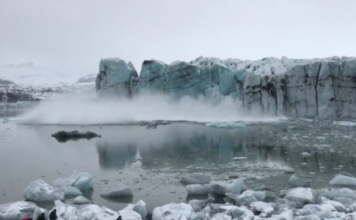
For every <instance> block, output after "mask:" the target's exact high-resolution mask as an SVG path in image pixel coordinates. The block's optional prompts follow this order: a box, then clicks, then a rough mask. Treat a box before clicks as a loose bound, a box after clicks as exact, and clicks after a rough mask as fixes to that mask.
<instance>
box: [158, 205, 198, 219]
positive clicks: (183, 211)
mask: <svg viewBox="0 0 356 220" xmlns="http://www.w3.org/2000/svg"><path fill="white" fill-rule="evenodd" d="M168 216H169V217H168ZM182 217H183V218H186V219H187V220H193V219H194V217H195V213H194V210H193V208H192V206H190V205H188V204H186V203H171V204H167V205H164V206H161V207H156V208H155V209H153V212H152V220H162V219H167V220H168V219H178V218H179V219H180V218H182Z"/></svg>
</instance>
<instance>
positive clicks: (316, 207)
mask: <svg viewBox="0 0 356 220" xmlns="http://www.w3.org/2000/svg"><path fill="white" fill-rule="evenodd" d="M180 182H181V183H182V184H183V185H185V187H186V190H187V192H188V194H189V195H192V196H202V195H204V196H206V199H203V200H202V199H200V200H198V199H192V200H190V201H187V202H186V203H170V204H166V205H163V206H160V207H156V208H154V209H153V210H152V212H151V211H150V210H147V208H146V203H145V202H144V201H142V200H139V201H138V202H137V203H135V204H128V205H127V207H126V208H124V209H122V210H119V211H118V210H112V209H109V208H107V207H104V206H98V205H95V204H93V202H92V201H91V200H89V199H88V198H85V197H84V194H83V193H84V192H85V191H87V190H90V189H93V178H92V176H91V175H90V174H88V173H85V172H75V173H73V174H72V175H71V176H69V177H66V178H59V179H56V180H54V181H53V183H52V184H51V185H50V184H48V183H46V182H44V181H42V180H36V181H32V182H30V183H29V184H28V186H27V187H26V188H25V189H24V191H23V197H24V199H25V201H18V202H13V203H8V204H2V205H0V219H1V220H15V219H16V220H17V219H19V220H20V219H23V218H28V217H31V218H33V219H36V218H37V216H38V215H39V214H40V213H45V216H47V217H48V213H49V212H50V211H51V210H45V209H43V208H41V207H39V206H37V205H36V204H37V203H41V202H54V207H53V209H56V210H57V215H58V220H77V219H78V220H79V219H80V220H115V219H117V218H118V217H119V216H121V217H122V219H123V220H141V219H153V220H178V219H180V220H184V219H186V220H209V219H212V220H220V219H221V220H232V219H244V220H257V219H271V220H277V219H279V220H282V219H283V220H292V219H295V220H317V219H343V220H348V219H355V218H356V192H355V191H354V190H352V189H349V188H338V187H339V186H342V187H351V188H352V187H355V186H356V178H354V177H351V176H345V175H337V176H335V177H334V178H333V179H332V180H331V181H330V182H329V184H330V186H332V188H329V189H313V188H311V187H312V183H311V181H310V180H306V179H303V178H300V177H298V176H296V175H292V176H291V177H290V179H289V181H288V185H289V186H290V188H289V189H286V190H282V191H280V192H279V193H278V192H274V191H273V190H271V189H268V188H266V187H264V186H261V187H258V188H255V189H248V187H247V186H246V185H245V182H244V179H243V178H237V179H233V180H213V179H212V178H211V177H210V176H206V175H197V174H192V175H190V176H186V177H184V178H183V179H181V180H180ZM134 194H135V192H134V191H133V190H132V188H131V187H130V186H127V185H125V184H124V183H123V182H116V183H115V184H111V185H108V186H107V187H106V188H105V189H103V190H102V192H101V193H100V196H102V197H110V198H123V197H133V196H134ZM217 198H222V199H217ZM53 209H52V210H53Z"/></svg>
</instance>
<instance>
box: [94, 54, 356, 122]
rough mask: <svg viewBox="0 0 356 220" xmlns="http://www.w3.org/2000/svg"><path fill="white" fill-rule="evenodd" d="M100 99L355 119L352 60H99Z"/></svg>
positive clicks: (354, 64) (355, 61) (355, 82)
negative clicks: (157, 98) (137, 98)
mask: <svg viewBox="0 0 356 220" xmlns="http://www.w3.org/2000/svg"><path fill="white" fill-rule="evenodd" d="M96 90H97V93H98V94H99V95H102V94H111V95H114V96H122V95H123V96H128V97H131V96H132V95H134V94H137V93H163V94H168V95H171V96H173V97H177V98H180V97H183V96H191V97H200V96H202V97H206V98H210V99H214V100H220V99H221V98H223V97H231V98H233V99H234V100H236V102H239V103H242V105H243V106H244V107H245V108H246V109H248V110H251V111H256V112H265V113H268V114H270V115H286V116H291V117H316V116H317V117H322V118H326V117H327V118H329V117H351V118H354V117H356V105H355V101H356V58H354V57H341V58H340V57H330V58H323V59H289V58H287V57H282V58H281V59H277V58H263V59H261V60H256V61H250V60H239V59H227V60H221V59H218V58H204V57H199V58H197V59H195V60H193V61H191V62H184V61H176V62H173V63H171V64H169V65H168V64H165V63H163V62H161V61H157V60H146V61H144V62H143V65H142V68H141V72H140V76H138V74H137V71H136V70H135V68H134V66H133V65H132V63H130V62H129V63H126V62H125V61H123V60H121V59H118V58H108V59H102V60H101V61H100V67H99V74H98V76H97V78H96Z"/></svg>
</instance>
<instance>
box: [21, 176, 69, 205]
mask: <svg viewBox="0 0 356 220" xmlns="http://www.w3.org/2000/svg"><path fill="white" fill-rule="evenodd" d="M23 197H24V198H25V199H27V200H30V201H35V202H49V201H55V200H63V199H64V192H63V191H62V190H60V189H59V188H57V187H53V186H51V185H49V184H47V183H46V182H44V181H43V180H36V181H31V182H30V183H29V184H28V185H27V187H26V188H25V190H24V191H23Z"/></svg>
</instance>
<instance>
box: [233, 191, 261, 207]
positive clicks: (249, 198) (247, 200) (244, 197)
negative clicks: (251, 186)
mask: <svg viewBox="0 0 356 220" xmlns="http://www.w3.org/2000/svg"><path fill="white" fill-rule="evenodd" d="M235 201H236V204H238V205H240V206H241V205H243V206H250V204H251V203H253V202H257V201H258V200H257V198H256V197H255V195H254V194H253V192H252V191H245V192H243V193H242V194H241V195H239V196H238V197H237V198H235Z"/></svg>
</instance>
